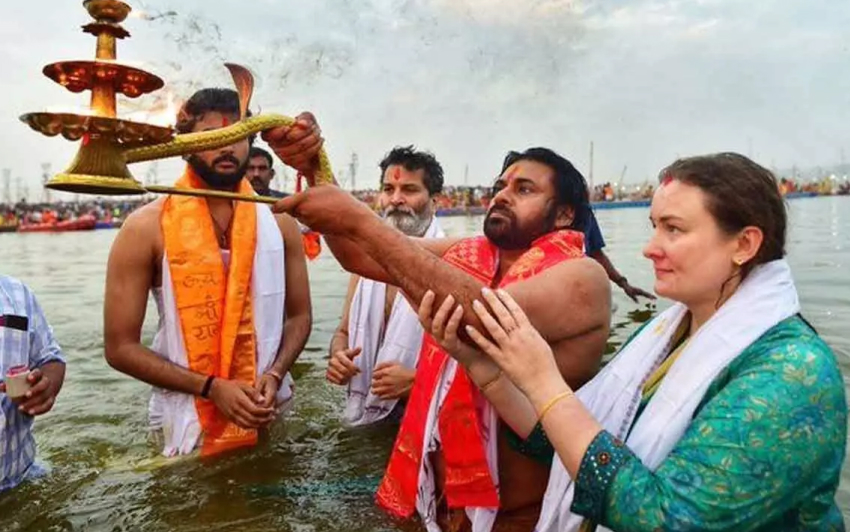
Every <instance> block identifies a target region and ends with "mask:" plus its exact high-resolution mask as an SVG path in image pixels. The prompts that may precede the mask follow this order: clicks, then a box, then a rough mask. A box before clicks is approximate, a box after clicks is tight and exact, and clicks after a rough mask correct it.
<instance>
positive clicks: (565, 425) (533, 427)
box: [420, 153, 847, 532]
mask: <svg viewBox="0 0 850 532" xmlns="http://www.w3.org/2000/svg"><path fill="white" fill-rule="evenodd" d="M650 220H651V223H652V225H653V228H654V232H653V235H652V238H651V239H650V241H649V242H648V243H647V245H646V247H645V249H644V255H645V256H646V257H647V258H648V259H650V261H651V262H652V265H653V267H654V269H655V276H656V282H655V291H656V292H657V293H658V295H660V296H662V297H665V298H667V299H670V300H672V301H673V302H674V304H673V305H672V306H671V307H670V308H668V309H667V310H665V311H664V312H662V313H661V314H659V315H658V316H656V317H655V318H654V319H653V320H651V321H650V322H649V323H647V324H646V325H645V326H644V327H642V328H641V329H639V330H638V331H637V332H636V333H635V334H634V335H633V336H632V338H631V339H630V340H629V341H628V342H627V343H626V344H625V345H624V346H623V348H622V349H621V350H620V352H619V353H618V354H617V356H616V357H615V358H614V359H613V360H612V361H611V362H610V363H609V364H608V365H607V366H605V368H603V370H602V371H601V372H600V373H599V374H598V375H597V376H596V377H595V378H594V379H593V380H592V381H591V382H589V383H588V384H587V385H585V386H584V387H582V388H581V389H580V390H577V391H573V390H571V389H570V388H569V386H568V385H567V384H566V383H565V382H564V381H563V379H562V378H561V377H560V373H559V372H558V370H557V367H556V366H555V361H554V358H553V356H552V352H551V350H550V348H549V346H548V344H547V343H546V341H545V340H544V339H543V338H542V337H541V336H540V335H539V334H538V332H537V331H536V330H535V329H534V327H533V325H532V324H531V323H529V321H528V319H527V317H526V316H525V314H524V313H523V311H522V310H521V309H520V308H519V307H518V306H517V305H516V303H515V302H514V301H513V300H512V299H511V297H510V296H509V295H507V294H506V293H504V292H492V291H488V290H485V291H484V292H482V301H483V302H484V303H486V305H485V304H484V303H482V302H476V303H475V305H474V311H475V313H476V314H477V315H478V318H479V319H480V320H481V322H482V323H483V325H484V328H485V329H486V331H484V330H480V331H479V330H476V329H474V328H471V327H467V329H466V332H467V333H468V335H469V336H470V337H471V338H472V340H473V341H474V342H475V344H477V349H475V348H473V347H472V346H470V345H468V344H464V343H462V342H460V341H459V340H458V338H457V329H458V326H459V324H460V322H461V316H462V313H463V310H462V309H460V307H454V302H453V300H452V298H451V297H449V298H446V300H445V301H443V302H442V304H441V305H440V307H439V309H438V310H437V312H436V313H435V314H433V318H432V312H431V310H432V308H433V305H434V298H433V295H432V294H428V295H426V297H425V298H424V299H423V302H422V305H421V307H420V319H421V320H422V321H423V324H424V325H425V326H426V330H431V331H432V333H433V335H434V336H435V338H437V339H438V341H440V342H441V343H442V344H443V345H444V347H446V348H447V350H448V351H449V352H450V353H452V354H453V356H454V357H455V358H457V359H458V360H459V361H460V362H461V363H463V364H464V366H465V367H466V370H467V372H468V373H469V375H470V377H471V378H472V380H473V381H474V382H477V383H484V384H482V387H483V388H484V390H483V393H484V394H485V396H486V397H487V399H488V400H489V401H490V402H491V403H492V404H493V405H494V406H495V407H496V409H497V411H498V412H499V416H500V417H501V419H502V420H503V421H504V422H505V423H506V424H507V425H508V426H510V428H511V429H512V430H513V432H514V433H516V435H518V438H517V439H518V440H520V441H519V443H518V444H517V445H519V446H520V447H523V448H525V449H527V450H528V452H529V454H537V455H540V454H543V455H544V457H545V455H546V453H547V450H548V452H549V453H550V456H551V453H552V452H554V453H555V454H556V455H557V457H558V458H559V460H554V461H553V467H552V474H551V477H550V481H549V486H548V489H547V492H546V498H545V500H544V505H543V509H542V512H541V516H540V519H539V522H538V523H537V526H536V528H535V530H537V531H539V532H564V531H576V530H592V529H594V528H596V529H597V530H615V531H653V530H677V531H680V530H757V531H783V530H789V531H790V530H795V531H797V530H844V524H843V520H842V516H841V512H840V511H839V510H838V508H837V506H836V504H835V500H834V497H835V491H836V489H837V487H838V483H839V477H840V471H841V465H842V462H843V460H844V455H845V443H846V432H847V403H846V400H845V395H844V383H843V379H842V376H841V373H840V371H839V369H838V364H837V362H836V360H835V356H834V355H833V353H832V351H831V350H830V348H829V347H828V346H827V345H826V344H825V343H824V342H823V341H822V340H821V339H820V337H819V336H818V334H817V332H816V331H815V330H814V329H813V328H812V327H811V326H810V325H809V324H808V323H807V322H806V321H805V319H804V318H803V317H802V316H801V315H800V307H799V302H798V298H797V292H796V289H795V287H794V282H793V279H792V277H791V272H790V269H789V268H788V264H787V263H786V262H785V260H784V258H783V257H784V255H785V233H786V223H787V216H786V211H785V205H784V203H783V200H782V197H781V196H780V194H779V189H778V185H777V182H776V179H775V177H774V176H773V175H772V174H771V173H770V172H769V171H768V170H766V169H765V168H763V167H761V166H759V165H758V164H756V163H754V162H753V161H751V160H749V159H748V158H746V157H743V156H741V155H738V154H731V153H722V154H716V155H708V156H701V157H691V158H686V159H681V160H678V161H676V162H674V163H673V164H672V165H671V166H669V167H668V168H666V169H665V170H663V171H662V173H661V185H660V186H659V188H658V190H657V191H656V193H655V196H654V197H653V200H652V207H651V211H650ZM485 333H486V336H485Z"/></svg>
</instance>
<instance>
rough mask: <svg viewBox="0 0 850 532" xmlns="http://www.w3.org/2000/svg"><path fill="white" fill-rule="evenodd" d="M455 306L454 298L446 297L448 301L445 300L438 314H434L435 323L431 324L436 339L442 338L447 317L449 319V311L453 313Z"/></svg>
mask: <svg viewBox="0 0 850 532" xmlns="http://www.w3.org/2000/svg"><path fill="white" fill-rule="evenodd" d="M454 304H455V298H454V296H452V295H448V296H446V299H444V300H443V303H442V304H441V305H440V308H438V309H437V313H436V314H434V321H433V323H432V324H431V334H433V335H434V337H435V338H442V336H443V328H444V327H445V326H446V317H448V315H449V311H451V309H452V307H453V306H454Z"/></svg>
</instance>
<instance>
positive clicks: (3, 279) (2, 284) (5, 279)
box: [0, 274, 32, 299]
mask: <svg viewBox="0 0 850 532" xmlns="http://www.w3.org/2000/svg"><path fill="white" fill-rule="evenodd" d="M0 289H2V290H3V291H5V292H6V293H8V294H9V296H11V297H12V299H25V298H26V297H27V296H28V295H29V294H31V293H32V291H31V290H30V288H29V287H28V286H27V285H26V284H25V283H24V282H23V281H21V280H20V279H18V278H17V277H12V276H11V275H3V274H0Z"/></svg>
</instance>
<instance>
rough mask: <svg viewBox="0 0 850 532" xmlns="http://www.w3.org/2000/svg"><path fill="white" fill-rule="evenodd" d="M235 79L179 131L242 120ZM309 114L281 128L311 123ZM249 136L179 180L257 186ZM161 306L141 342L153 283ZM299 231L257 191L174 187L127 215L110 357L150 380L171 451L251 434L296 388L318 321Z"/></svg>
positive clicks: (187, 114) (155, 425)
mask: <svg viewBox="0 0 850 532" xmlns="http://www.w3.org/2000/svg"><path fill="white" fill-rule="evenodd" d="M239 113H240V110H239V99H238V96H237V94H236V92H235V91H232V90H228V89H203V90H200V91H198V92H196V93H195V94H194V95H193V96H192V97H191V98H190V99H189V100H188V101H187V102H186V103H185V104H184V106H183V108H182V109H181V110H180V113H179V115H178V118H177V130H178V131H179V132H181V133H189V132H195V131H208V130H212V129H217V128H221V127H224V126H227V125H228V124H233V123H234V122H236V121H238V120H239V118H240V117H239ZM313 127H314V126H313V125H311V123H305V122H304V120H303V119H302V120H301V121H300V122H299V123H298V124H297V125H296V126H294V127H292V128H287V131H286V132H277V134H278V135H281V136H284V137H286V136H287V134H288V136H289V137H290V139H291V138H292V137H295V138H296V140H297V138H298V137H299V136H303V135H305V134H306V133H311V134H312V128H313ZM250 144H251V141H250V140H249V139H245V140H242V141H239V142H237V143H235V144H232V145H230V146H226V147H224V148H220V149H216V150H210V151H207V152H203V153H198V154H195V155H191V156H189V157H187V158H186V160H187V165H186V170H185V172H184V174H183V176H182V177H181V178H180V179H179V181H178V182H177V186H179V187H189V188H211V189H217V190H227V191H237V192H241V193H247V194H251V193H253V191H252V189H251V185H250V184H249V183H248V181H247V179H245V178H244V175H245V170H246V166H247V161H248V150H249V147H250ZM149 291H150V292H152V294H153V296H154V298H155V300H156V303H157V308H158V310H159V327H158V330H157V333H156V337H155V338H154V340H153V344H152V345H151V346H150V347H147V346H145V345H142V343H141V339H140V336H141V329H142V323H143V321H144V317H145V307H146V304H147V299H148V292H149ZM311 320H312V316H311V309H310V292H309V286H308V279H307V268H306V263H305V259H304V251H303V248H302V245H301V235H300V232H299V230H298V226H297V224H296V222H295V220H293V219H292V218H290V217H289V216H286V215H274V214H272V212H271V211H270V210H269V208H268V207H266V206H263V205H261V204H254V203H248V202H232V201H230V200H222V199H214V198H209V199H203V198H198V197H188V196H177V195H175V196H170V197H167V198H161V199H158V200H156V201H154V202H152V203H150V204H148V205H146V206H145V207H143V208H141V209H139V210H138V211H136V212H134V213H133V214H132V215H131V216H130V217H128V218H127V220H126V222H125V223H124V225H123V227H122V228H121V231H120V232H119V233H118V236H117V237H116V239H115V242H114V244H113V246H112V250H111V252H110V256H109V264H108V269H107V276H106V300H105V308H104V335H105V340H104V341H105V348H106V360H107V361H108V362H109V364H110V365H111V366H112V367H114V368H115V369H117V370H118V371H121V372H123V373H126V374H128V375H130V376H132V377H134V378H136V379H139V380H141V381H144V382H146V383H148V384H151V385H152V386H153V387H154V388H153V394H152V396H151V400H150V405H149V414H150V425H151V428H152V429H153V430H154V433H155V434H158V435H159V436H160V438H159V439H161V440H162V446H163V449H162V451H163V454H165V455H166V456H173V455H178V454H188V453H191V452H192V451H193V450H195V449H196V448H200V450H201V454H206V455H209V454H214V453H218V452H221V451H226V450H229V449H233V448H236V447H243V446H249V445H253V444H254V443H255V442H256V440H257V435H258V430H259V429H262V428H264V427H266V426H268V424H269V423H270V422H271V421H272V420H273V419H274V418H275V415H276V413H278V412H279V408H280V407H281V406H282V405H283V404H284V403H286V402H287V401H288V400H289V399H290V397H291V395H292V391H291V377H290V375H289V370H290V368H291V367H292V364H293V363H294V362H295V359H296V357H297V356H298V355H299V354H300V352H301V350H302V349H303V348H304V344H305V343H306V341H307V338H308V336H309V334H310V327H311Z"/></svg>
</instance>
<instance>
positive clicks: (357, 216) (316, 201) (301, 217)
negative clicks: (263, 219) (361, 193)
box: [272, 185, 376, 235]
mask: <svg viewBox="0 0 850 532" xmlns="http://www.w3.org/2000/svg"><path fill="white" fill-rule="evenodd" d="M272 210H273V211H274V212H276V213H282V212H284V213H287V214H289V215H290V216H293V217H295V218H297V219H298V221H300V222H301V223H303V224H304V225H306V226H307V227H309V228H310V229H312V230H313V231H316V232H319V233H322V234H323V235H344V234H346V233H350V232H352V231H354V230H355V229H356V228H357V227H358V225H359V224H360V223H362V221H363V220H364V219H367V217H375V216H376V215H375V213H374V212H372V210H371V209H369V207H367V206H366V204H365V203H363V202H362V201H360V200H358V199H357V198H355V197H354V196H352V195H351V194H349V193H348V192H346V191H344V190H342V189H341V188H339V187H337V186H333V185H319V186H315V187H310V188H309V189H307V190H306V191H304V192H301V193H299V194H293V195H292V196H288V197H286V198H283V199H281V200H280V201H278V202H277V203H275V204H274V206H273V207H272Z"/></svg>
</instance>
